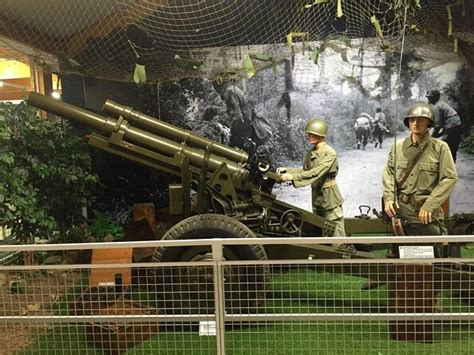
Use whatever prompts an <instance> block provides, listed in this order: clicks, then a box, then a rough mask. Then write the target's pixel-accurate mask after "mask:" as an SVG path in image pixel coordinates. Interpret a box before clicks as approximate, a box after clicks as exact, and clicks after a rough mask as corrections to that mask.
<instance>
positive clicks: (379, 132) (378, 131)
mask: <svg viewBox="0 0 474 355" xmlns="http://www.w3.org/2000/svg"><path fill="white" fill-rule="evenodd" d="M373 126H374V130H373V136H374V140H375V148H377V146H378V147H379V148H380V149H382V142H383V136H384V134H385V133H389V132H390V131H389V130H388V129H387V121H385V114H384V113H383V112H382V108H381V107H377V108H376V109H375V117H374V121H373Z"/></svg>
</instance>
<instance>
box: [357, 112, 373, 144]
mask: <svg viewBox="0 0 474 355" xmlns="http://www.w3.org/2000/svg"><path fill="white" fill-rule="evenodd" d="M354 130H355V134H356V144H357V149H360V148H361V147H362V150H365V146H366V145H367V143H368V142H369V139H370V137H371V131H372V122H371V117H370V116H369V115H368V114H365V113H361V114H360V116H359V117H357V119H356V121H355V124H354Z"/></svg>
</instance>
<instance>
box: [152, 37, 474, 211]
mask: <svg viewBox="0 0 474 355" xmlns="http://www.w3.org/2000/svg"><path fill="white" fill-rule="evenodd" d="M417 43H418V45H417V46H416V48H413V49H412V50H411V51H410V52H409V53H407V54H405V55H404V57H403V62H402V67H401V68H399V64H400V54H399V53H396V52H386V51H383V50H381V48H380V43H379V42H378V41H377V40H376V39H352V40H347V39H333V40H329V41H325V42H318V43H308V44H307V45H308V47H309V50H311V48H319V54H318V59H317V60H316V61H315V60H314V59H313V58H310V55H309V54H310V53H308V52H306V53H304V52H301V53H297V54H294V55H290V56H288V58H287V59H286V60H284V61H283V62H282V63H281V64H279V65H278V67H277V68H276V69H275V68H272V67H268V68H266V69H263V70H260V71H258V73H257V74H256V76H255V77H253V78H252V79H250V80H244V81H242V80H234V81H230V82H228V83H227V84H225V83H224V84H222V85H216V84H215V83H214V84H213V82H212V81H210V80H206V79H183V80H179V81H173V82H168V83H163V84H162V85H160V88H159V90H160V95H159V96H160V100H159V110H160V117H163V118H167V119H170V120H171V122H173V123H175V124H178V125H180V126H184V127H187V128H189V129H192V130H193V131H195V132H197V133H199V134H202V135H204V136H207V137H210V138H213V139H215V140H217V141H220V142H223V143H226V144H230V145H233V146H238V147H240V148H243V149H249V147H248V146H246V145H245V139H247V138H253V140H254V141H257V142H256V143H257V144H256V150H257V151H258V152H259V153H262V154H267V155H268V156H270V157H271V160H272V163H273V165H274V167H275V168H276V167H279V166H291V167H299V166H301V165H302V160H303V158H304V155H305V153H306V151H307V149H309V146H308V144H307V143H306V140H305V135H304V126H305V124H306V121H307V120H308V119H310V118H314V117H320V118H322V119H324V120H325V121H326V122H327V123H328V124H329V134H328V139H327V140H328V142H329V144H331V145H332V146H333V147H334V148H335V149H336V151H337V153H338V157H339V175H338V177H337V181H338V184H339V187H340V189H341V191H342V194H343V197H344V199H345V202H344V206H343V207H344V213H345V215H346V216H347V217H353V216H356V215H359V214H360V209H359V207H360V206H361V205H368V206H370V207H371V208H370V209H371V210H372V209H373V208H376V209H377V210H381V195H382V191H381V190H382V183H381V180H382V170H383V166H384V164H385V160H386V159H387V155H388V152H389V149H390V147H391V145H392V144H393V143H394V142H395V139H403V138H404V137H406V136H407V135H408V134H409V133H408V130H407V129H406V127H405V126H404V125H403V117H404V115H405V114H406V112H407V109H408V107H409V106H410V105H411V104H413V103H414V102H427V98H426V94H427V93H428V91H429V90H433V89H436V90H439V91H440V93H441V95H442V96H441V100H443V101H445V102H448V103H450V104H451V105H452V106H453V107H459V106H463V105H465V104H466V101H468V100H470V98H469V97H465V96H463V95H467V96H468V95H470V92H469V90H468V88H469V87H471V86H472V85H474V82H473V81H472V80H473V79H474V76H473V70H472V68H471V67H469V65H468V64H467V62H466V60H465V59H464V58H463V57H462V56H460V55H459V53H455V52H454V51H453V49H452V43H451V42H450V41H448V40H445V41H440V40H439V39H435V38H432V39H431V40H430V37H428V38H421V37H420V38H419V41H418V42H417ZM241 50H242V56H243V57H244V56H245V55H246V53H252V52H255V51H258V50H260V51H262V50H265V51H266V52H268V51H276V50H278V49H277V48H262V46H259V48H252V47H245V48H241ZM399 69H401V70H400V77H398V73H399ZM223 86H224V88H223ZM225 86H227V87H225ZM226 90H230V91H232V92H233V93H234V94H235V95H236V96H237V97H238V98H239V100H240V101H241V102H244V103H245V105H247V106H248V107H246V108H248V110H246V109H242V108H241V106H239V105H234V104H232V103H229V102H226V99H225V91H226ZM223 91H224V94H222V92H223ZM471 105H472V104H471ZM234 106H237V107H234ZM377 109H379V110H380V111H381V112H382V113H383V114H384V116H385V126H384V128H386V130H384V132H383V137H382V140H383V141H382V143H380V142H379V138H378V137H375V136H374V135H373V127H372V129H371V133H372V134H370V135H369V137H367V144H366V145H364V142H363V141H361V142H359V143H358V141H357V136H356V130H355V128H354V126H355V122H356V120H357V119H358V118H359V117H366V118H367V120H368V121H369V122H370V123H371V124H372V122H373V120H374V117H375V115H376V111H377ZM236 110H237V111H239V112H237V113H236V112H235V111H236ZM240 110H242V111H243V112H240ZM246 111H248V112H249V114H248V115H250V116H249V117H244V119H246V120H247V121H246V122H248V126H246V125H245V124H244V125H236V126H235V127H234V125H235V120H240V119H241V118H242V115H244V116H245V114H246V113H245V112H246ZM459 114H460V116H461V119H462V120H463V124H464V136H465V137H467V136H468V135H469V127H470V126H471V124H472V120H473V118H472V117H471V114H470V113H469V112H467V111H466V112H461V111H459ZM255 129H256V130H257V133H258V130H260V131H262V132H260V133H261V135H262V136H263V137H264V138H265V139H263V140H259V138H258V137H255V133H253V134H254V137H252V130H255ZM267 130H268V131H269V132H266V131H267ZM267 133H269V134H267ZM465 144H466V142H464V139H463V142H461V149H460V152H459V156H458V159H457V162H456V167H457V169H458V174H459V178H460V179H459V183H458V185H457V187H456V189H455V191H454V193H453V195H452V198H451V209H450V212H451V213H452V214H454V213H467V212H469V211H472V209H473V207H474V202H473V201H472V199H471V198H470V197H469V196H472V193H473V192H474V191H473V190H474V187H473V184H472V178H473V171H474V164H473V163H474V158H473V157H472V156H471V155H470V154H468V153H467V152H465V150H464V149H463V148H464V147H463V145H465ZM250 149H254V148H252V147H251V148H250ZM275 193H276V194H277V196H278V198H280V199H282V200H284V201H286V202H289V203H291V204H293V205H296V206H298V207H301V208H304V209H307V210H311V189H310V187H305V188H300V189H295V188H293V187H292V186H291V185H289V184H282V185H277V186H276V187H275ZM364 211H366V209H365V208H364Z"/></svg>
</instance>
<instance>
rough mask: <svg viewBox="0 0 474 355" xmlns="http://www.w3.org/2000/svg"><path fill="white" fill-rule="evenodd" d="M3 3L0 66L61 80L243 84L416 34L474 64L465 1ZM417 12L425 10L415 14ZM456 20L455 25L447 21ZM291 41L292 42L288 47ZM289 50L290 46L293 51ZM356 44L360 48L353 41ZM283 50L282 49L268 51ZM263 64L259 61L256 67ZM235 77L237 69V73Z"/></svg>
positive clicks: (410, 41) (390, 45)
mask: <svg viewBox="0 0 474 355" xmlns="http://www.w3.org/2000/svg"><path fill="white" fill-rule="evenodd" d="M449 3H450V2H449V1H445V0H378V1H375V0H364V1H360V0H267V1H259V0H237V1H234V0H232V1H230V0H226V1H222V0H205V1H195V0H101V1H97V0H81V1H63V0H3V1H2V6H1V8H0V57H6V58H16V59H18V58H21V59H23V60H28V61H30V62H34V63H37V64H43V65H46V66H49V67H50V68H51V69H52V70H53V71H56V72H60V73H71V72H76V73H81V74H84V75H88V76H93V77H98V78H106V79H112V80H120V81H132V80H133V74H134V70H135V68H136V64H137V63H138V64H140V65H141V64H143V65H145V67H146V74H147V75H146V80H147V81H148V82H158V81H164V80H169V79H178V78H181V77H210V78H215V77H216V76H217V75H219V73H222V72H225V73H226V76H230V77H236V76H237V77H238V76H239V75H241V76H245V75H247V73H248V71H250V72H251V70H252V68H251V65H250V63H249V59H248V60H247V65H246V69H247V72H246V71H245V70H243V71H242V72H240V73H239V72H238V70H236V69H235V68H236V67H237V68H243V67H245V65H244V62H245V59H246V57H247V54H249V53H250V54H254V55H257V56H259V55H260V56H265V58H264V59H267V61H261V60H258V59H256V58H255V57H254V58H253V59H252V61H253V63H254V64H255V65H257V64H258V63H260V64H259V65H268V66H271V62H274V65H275V63H278V62H279V61H280V60H281V59H284V58H288V57H290V56H291V55H292V54H294V53H295V52H304V53H305V54H306V55H308V56H312V59H313V60H315V61H317V56H318V53H320V52H321V51H323V50H324V49H325V45H324V43H325V42H324V41H327V40H328V39H332V40H334V39H339V40H342V41H344V42H345V43H349V41H350V39H355V38H359V39H360V38H375V39H377V40H378V41H379V42H380V46H381V48H384V50H386V51H399V50H400V46H401V42H402V40H401V39H402V32H403V31H402V29H403V23H404V13H405V9H407V22H406V29H407V31H406V41H405V50H407V51H409V50H410V49H413V48H414V47H416V46H417V43H419V37H420V36H419V34H427V33H432V34H434V35H437V36H442V37H445V38H446V37H448V35H450V38H451V40H452V41H453V48H454V47H456V45H455V44H456V42H458V44H459V46H458V48H459V50H462V51H463V52H465V54H466V57H467V58H468V59H470V60H471V62H472V59H473V55H472V54H473V52H474V51H473V49H472V48H473V47H474V45H473V41H472V30H473V27H474V25H473V24H472V23H473V21H472V17H473V16H472V15H473V14H474V5H473V4H472V1H469V0H456V1H451V4H449ZM417 5H420V6H417ZM450 18H451V20H450ZM288 37H291V38H290V39H289V38H288ZM288 41H290V42H293V46H288V45H287V44H288ZM357 43H359V44H357V45H360V43H361V42H360V41H359V42H357ZM268 44H277V46H268ZM260 59H262V58H260ZM232 68H233V69H232Z"/></svg>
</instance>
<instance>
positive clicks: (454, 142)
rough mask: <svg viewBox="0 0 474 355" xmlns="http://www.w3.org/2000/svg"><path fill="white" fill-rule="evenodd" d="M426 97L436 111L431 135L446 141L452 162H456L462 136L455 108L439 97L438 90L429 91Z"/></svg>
mask: <svg viewBox="0 0 474 355" xmlns="http://www.w3.org/2000/svg"><path fill="white" fill-rule="evenodd" d="M426 97H427V98H428V102H429V103H430V104H432V105H433V107H434V109H435V112H436V118H437V119H436V124H435V126H434V131H433V137H435V138H439V139H441V140H443V141H445V142H446V143H448V146H449V149H450V150H451V154H452V155H453V159H454V162H456V155H457V152H458V147H459V143H460V142H461V136H462V127H461V118H460V117H459V115H458V113H457V112H456V110H455V109H453V108H452V107H451V106H450V105H449V104H447V103H446V102H444V101H441V100H440V99H439V98H440V97H441V94H440V92H439V91H438V90H431V91H429V92H428V94H426Z"/></svg>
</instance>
